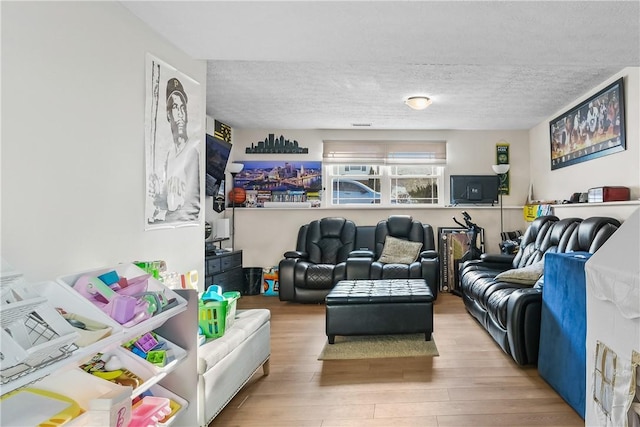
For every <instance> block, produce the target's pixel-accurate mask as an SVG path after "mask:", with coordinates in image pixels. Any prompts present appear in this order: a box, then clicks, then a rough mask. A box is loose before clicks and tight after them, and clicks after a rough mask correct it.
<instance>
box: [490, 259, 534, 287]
mask: <svg viewBox="0 0 640 427" xmlns="http://www.w3.org/2000/svg"><path fill="white" fill-rule="evenodd" d="M543 273H544V260H542V261H538V262H535V263H533V264H531V265H528V266H526V267H521V268H513V269H511V270H507V271H503V272H502V273H500V274H498V275H497V276H496V280H498V281H503V282H511V283H518V284H521V285H531V286H533V285H534V284H535V283H536V282H537V281H538V279H539V278H540V276H542V274H543Z"/></svg>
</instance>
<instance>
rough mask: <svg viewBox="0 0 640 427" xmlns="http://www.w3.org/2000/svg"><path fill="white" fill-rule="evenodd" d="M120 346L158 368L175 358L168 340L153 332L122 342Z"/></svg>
mask: <svg viewBox="0 0 640 427" xmlns="http://www.w3.org/2000/svg"><path fill="white" fill-rule="evenodd" d="M174 346H175V344H174ZM122 347H123V348H125V349H126V350H129V351H130V352H132V353H133V354H135V355H136V356H138V357H140V358H141V359H144V360H146V361H147V362H149V363H151V364H152V365H154V366H156V367H158V368H163V367H165V366H167V365H168V364H169V363H171V362H172V361H173V360H175V355H174V351H173V349H172V348H170V346H169V344H168V342H167V341H166V340H164V339H163V338H161V337H160V336H158V335H157V334H155V333H154V332H147V333H146V334H143V335H141V336H139V337H137V338H134V339H133V340H131V341H129V342H127V343H124V344H122Z"/></svg>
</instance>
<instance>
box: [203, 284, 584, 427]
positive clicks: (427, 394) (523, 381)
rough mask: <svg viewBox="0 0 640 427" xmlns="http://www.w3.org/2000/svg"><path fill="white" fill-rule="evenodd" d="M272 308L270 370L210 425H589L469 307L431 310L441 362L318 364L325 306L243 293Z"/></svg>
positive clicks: (449, 300) (452, 302) (452, 303)
mask: <svg viewBox="0 0 640 427" xmlns="http://www.w3.org/2000/svg"><path fill="white" fill-rule="evenodd" d="M238 308H240V309H242V308H269V309H270V310H271V372H270V375H269V376H263V375H262V370H259V371H258V372H257V373H256V374H254V376H253V377H252V379H251V380H250V381H249V383H248V384H247V385H246V386H245V387H244V388H243V389H242V390H241V391H240V392H239V393H238V395H237V396H236V397H235V398H234V399H233V400H232V401H231V402H230V403H229V405H227V407H226V408H225V409H224V410H223V411H222V412H221V413H220V415H218V417H216V418H215V419H214V421H213V423H212V424H211V427H227V426H242V427H265V426H282V427H289V426H296V427H298V426H300V427H338V426H341V427H346V426H363V427H374V426H375V427H378V426H379V427H382V426H384V427H387V426H393V427H400V426H438V427H445V426H447V427H449V426H464V427H466V426H563V427H564V426H584V421H583V420H582V419H581V418H580V416H579V415H578V414H577V413H576V412H575V411H574V410H573V409H572V408H571V407H570V406H569V405H568V404H567V403H566V402H565V401H564V400H562V398H561V397H560V396H558V394H557V393H556V392H555V391H554V390H553V389H552V388H551V387H550V386H549V385H548V384H547V383H546V382H545V381H544V380H543V379H541V378H540V376H539V375H538V372H537V370H536V368H535V367H524V368H523V367H520V366H518V365H516V364H515V363H514V362H513V360H512V359H511V357H509V356H507V355H506V354H504V353H503V352H502V350H501V349H500V348H499V347H498V346H497V344H495V343H494V341H493V340H492V339H491V338H490V337H489V335H488V334H487V332H486V331H485V330H484V329H482V328H481V327H480V325H479V324H478V323H477V322H476V321H475V320H474V319H473V318H472V317H471V316H470V315H469V314H468V313H467V312H466V311H465V309H464V305H463V303H462V300H461V299H460V298H458V297H457V296H454V295H451V294H441V295H440V296H439V297H438V300H437V301H436V303H435V307H434V313H435V315H434V333H433V337H434V339H435V342H436V345H437V347H438V351H439V353H440V356H438V357H432V358H396V359H369V360H344V361H343V360H339V361H320V360H317V357H318V355H319V354H320V351H321V350H322V347H323V345H324V343H325V341H326V336H325V334H324V315H325V307H324V305H308V304H293V303H283V302H280V301H279V300H278V298H277V297H266V296H262V295H256V296H243V297H242V298H241V299H240V300H239V303H238Z"/></svg>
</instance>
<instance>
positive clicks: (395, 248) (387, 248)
mask: <svg viewBox="0 0 640 427" xmlns="http://www.w3.org/2000/svg"><path fill="white" fill-rule="evenodd" d="M421 249H422V242H411V241H408V240H402V239H398V238H396V237H392V236H387V237H386V239H385V241H384V248H383V249H382V254H380V259H378V262H381V263H383V264H411V263H412V262H414V261H415V260H417V259H418V255H419V254H420V250H421Z"/></svg>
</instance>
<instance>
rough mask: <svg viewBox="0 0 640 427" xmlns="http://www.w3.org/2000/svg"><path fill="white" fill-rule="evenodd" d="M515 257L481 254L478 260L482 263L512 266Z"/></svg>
mask: <svg viewBox="0 0 640 427" xmlns="http://www.w3.org/2000/svg"><path fill="white" fill-rule="evenodd" d="M515 257H516V256H515V255H508V254H482V255H480V259H481V260H482V261H483V262H495V263H503V264H512V263H513V259H514V258H515Z"/></svg>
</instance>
